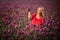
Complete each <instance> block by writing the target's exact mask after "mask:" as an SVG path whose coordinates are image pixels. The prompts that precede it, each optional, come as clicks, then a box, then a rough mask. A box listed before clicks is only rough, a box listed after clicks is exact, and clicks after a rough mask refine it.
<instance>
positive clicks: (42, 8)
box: [39, 7, 44, 17]
mask: <svg viewBox="0 0 60 40" xmlns="http://www.w3.org/2000/svg"><path fill="white" fill-rule="evenodd" d="M39 8H41V10H42V12H40V16H41V17H44V7H39Z"/></svg>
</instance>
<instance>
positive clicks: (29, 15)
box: [28, 9, 31, 19]
mask: <svg viewBox="0 0 60 40" xmlns="http://www.w3.org/2000/svg"><path fill="white" fill-rule="evenodd" d="M30 18H31V12H30V9H28V19H30Z"/></svg>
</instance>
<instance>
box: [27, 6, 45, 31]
mask: <svg viewBox="0 0 60 40" xmlns="http://www.w3.org/2000/svg"><path fill="white" fill-rule="evenodd" d="M43 11H44V8H43V7H39V8H38V9H37V13H36V14H34V13H31V12H30V10H28V19H29V20H30V24H35V25H38V27H37V28H40V25H41V24H43V23H44V13H43ZM33 29H34V27H33V26H32V25H30V31H32V30H33Z"/></svg>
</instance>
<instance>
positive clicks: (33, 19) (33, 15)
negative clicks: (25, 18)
mask: <svg viewBox="0 0 60 40" xmlns="http://www.w3.org/2000/svg"><path fill="white" fill-rule="evenodd" d="M43 23H44V18H43V17H40V18H39V19H37V18H36V14H32V18H31V24H36V25H38V28H40V24H43ZM33 28H34V27H32V26H30V30H32V29H33Z"/></svg>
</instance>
